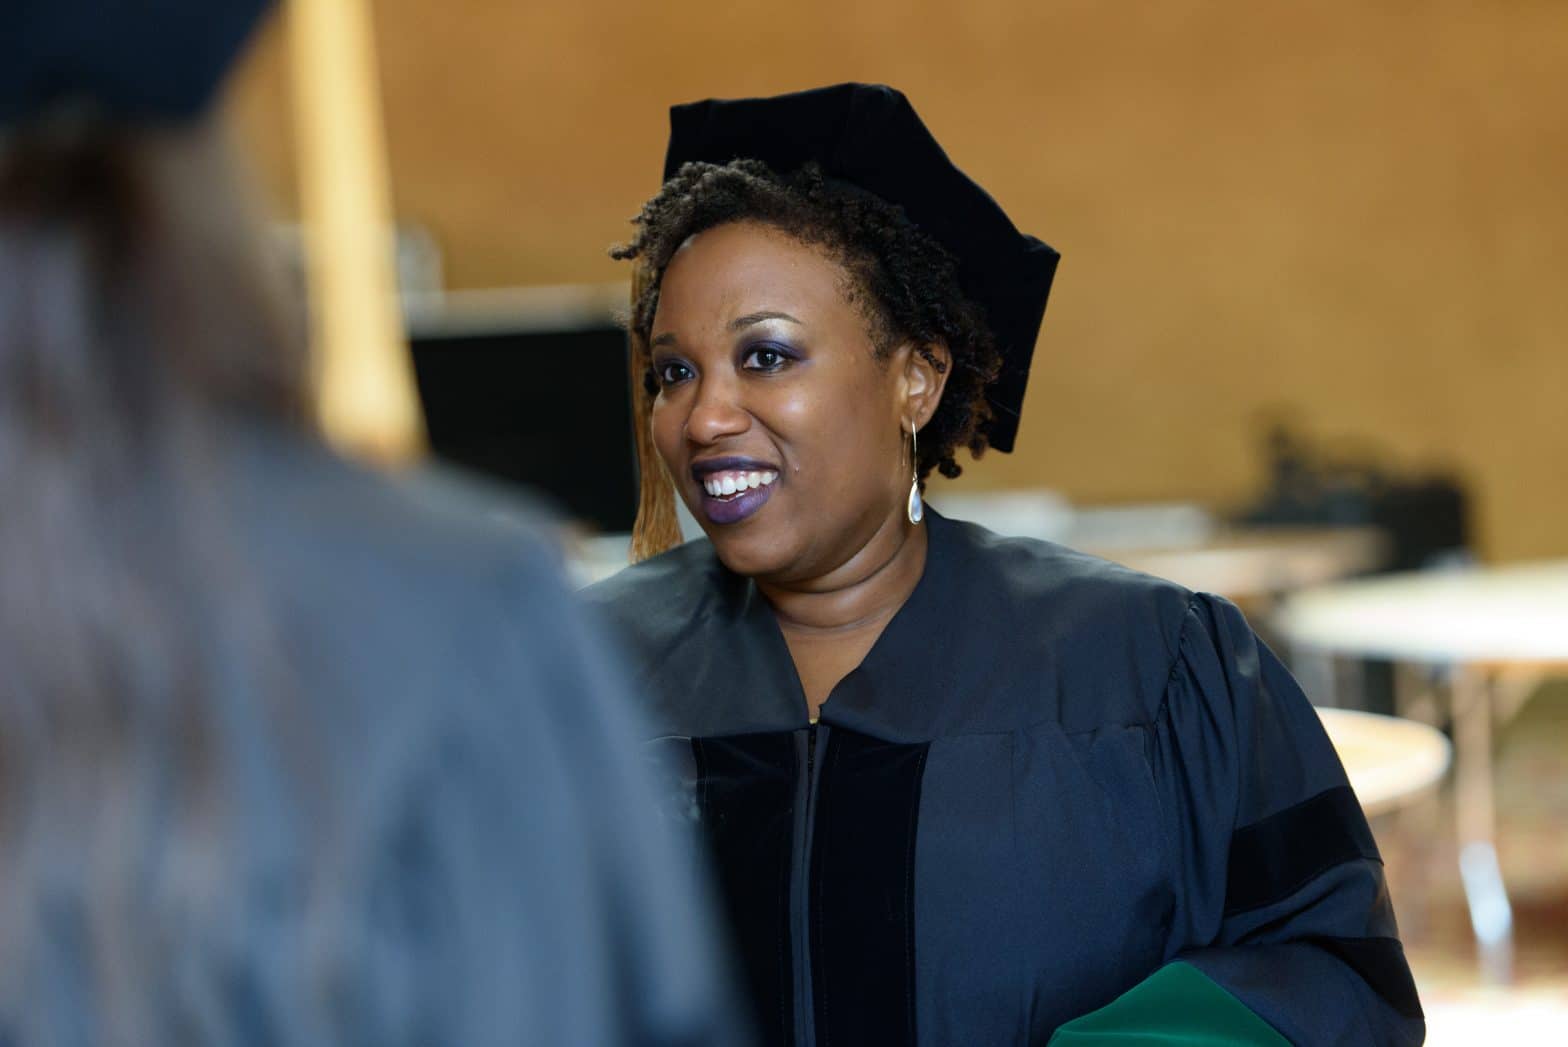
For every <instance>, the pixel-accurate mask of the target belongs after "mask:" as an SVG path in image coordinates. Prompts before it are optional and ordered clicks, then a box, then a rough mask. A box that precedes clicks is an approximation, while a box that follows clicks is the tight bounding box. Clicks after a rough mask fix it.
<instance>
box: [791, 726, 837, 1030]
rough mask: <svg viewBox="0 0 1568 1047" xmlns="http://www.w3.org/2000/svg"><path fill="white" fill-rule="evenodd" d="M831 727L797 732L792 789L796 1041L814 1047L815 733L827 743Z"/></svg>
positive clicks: (792, 952)
mask: <svg viewBox="0 0 1568 1047" xmlns="http://www.w3.org/2000/svg"><path fill="white" fill-rule="evenodd" d="M829 730H830V728H828V727H827V726H825V725H821V724H811V725H810V726H808V727H807V728H806V729H805V731H803V732H798V733H797V735H796V756H797V760H798V762H799V766H800V768H801V772H802V773H801V775H800V780H799V781H798V782H797V784H796V789H795V798H796V803H795V819H794V821H795V826H794V834H793V840H792V843H791V850H792V854H791V857H792V866H791V878H790V920H789V925H790V946H791V948H790V952H791V955H792V956H793V957H794V965H795V1023H794V1024H795V1044H796V1047H816V1042H817V1030H816V995H815V989H814V987H813V985H812V970H811V883H810V880H811V843H812V831H813V829H814V828H815V826H816V813H817V812H816V800H817V784H818V775H819V767H818V764H817V746H818V744H819V742H818V736H819V735H821V736H822V739H821V743H820V744H824V745H825V744H827V734H828V731H829Z"/></svg>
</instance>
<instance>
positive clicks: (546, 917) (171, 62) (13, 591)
mask: <svg viewBox="0 0 1568 1047" xmlns="http://www.w3.org/2000/svg"><path fill="white" fill-rule="evenodd" d="M264 6H265V4H264V3H262V2H261V0H164V2H160V3H148V4H118V3H109V2H98V0H23V2H20V3H18V2H16V0H10V2H8V3H7V5H6V7H5V10H4V12H3V13H0V1043H3V1044H6V1045H26V1044H45V1043H47V1044H66V1045H73V1044H126V1045H139V1047H145V1045H150V1044H159V1045H165V1044H241V1043H244V1044H298V1045H331V1044H378V1045H395V1044H463V1045H467V1047H484V1045H497V1047H499V1045H502V1044H506V1045H516V1044H523V1043H532V1044H568V1043H570V1044H681V1045H694V1044H710V1043H711V1044H720V1043H723V1044H729V1043H734V1042H736V1037H735V1036H734V1035H733V1034H732V1033H731V1032H730V1027H729V1025H728V1020H729V1019H728V1011H727V1008H726V1005H725V1003H724V1000H725V996H724V994H723V992H722V990H721V987H720V986H721V980H722V971H721V970H720V968H719V964H718V963H717V960H716V957H715V955H714V953H713V952H712V950H711V949H710V947H709V944H708V938H707V935H706V930H707V927H708V921H707V920H706V913H705V911H704V910H703V907H702V905H701V904H700V898H699V894H698V887H699V879H698V877H696V876H695V874H694V872H693V870H692V868H691V866H690V864H689V863H688V862H687V861H686V859H685V858H684V856H683V855H681V854H679V853H678V851H677V849H676V848H673V847H671V846H670V845H669V843H668V841H667V840H666V839H665V838H664V836H663V835H662V834H661V833H660V832H658V831H657V830H656V829H655V827H654V826H653V825H652V824H651V823H650V821H649V820H648V818H647V817H645V816H644V813H643V810H644V808H643V806H642V805H643V804H645V803H647V802H648V798H647V791H648V790H647V787H646V782H645V780H644V778H643V777H642V774H641V768H640V764H639V761H638V760H637V758H636V755H635V753H636V748H635V746H636V743H635V741H634V739H635V737H636V735H637V733H638V732H637V731H636V729H635V727H633V726H630V725H628V723H627V722H626V720H625V717H626V715H627V713H626V711H625V709H624V707H623V705H622V704H621V702H620V697H621V696H620V695H619V694H618V693H616V692H617V688H616V687H615V686H614V685H613V683H612V681H611V680H610V679H609V678H607V676H606V674H605V672H604V671H603V670H602V669H601V668H600V666H601V665H602V663H603V661H604V657H603V653H602V651H601V649H600V647H599V645H598V643H597V640H596V638H595V637H594V636H592V635H589V634H588V633H587V632H585V631H584V629H583V627H582V625H581V624H580V623H579V621H578V619H577V616H576V615H575V614H573V613H571V611H570V609H569V608H568V607H567V606H566V600H567V598H566V595H565V593H564V592H563V589H562V584H561V582H560V581H559V580H558V578H557V576H556V569H555V565H554V563H553V557H552V555H551V554H550V553H549V552H547V551H546V547H545V544H544V542H543V541H542V540H541V539H540V538H538V537H536V536H535V535H534V534H533V533H532V531H531V528H529V527H528V526H522V527H521V529H520V528H519V526H515V525H512V524H507V523H502V522H499V520H498V518H497V517H496V516H495V515H494V514H493V513H491V512H490V511H489V509H490V506H491V503H490V502H489V501H488V500H487V498H486V496H483V495H482V494H480V493H479V492H477V491H475V490H469V489H467V488H466V487H464V486H463V484H462V483H460V482H458V481H455V480H452V479H440V478H438V477H436V476H434V475H430V474H427V475H423V476H410V477H405V478H403V479H401V480H392V479H389V478H383V477H381V476H378V475H375V474H372V473H369V472H366V471H364V470H361V469H358V468H355V467H353V466H350V465H348V464H346V463H344V462H341V461H339V460H337V459H336V458H334V457H333V456H332V455H330V454H329V453H328V452H327V451H326V450H324V449H323V448H322V447H321V446H320V445H319V444H318V443H317V441H316V440H315V439H314V438H313V437H312V436H311V435H310V433H309V432H308V427H307V425H306V422H305V419H306V416H307V414H308V411H307V403H306V396H307V394H306V357H305V354H304V353H303V352H302V349H301V340H300V338H299V331H298V327H297V325H296V324H295V323H293V322H292V321H291V316H290V309H289V308H288V307H287V306H286V305H285V297H286V296H285V295H284V294H282V293H281V292H280V287H279V283H278V281H277V279H276V278H275V272H274V269H273V267H272V266H271V265H270V264H269V263H268V261H267V260H266V259H265V258H264V255H265V251H264V250H263V248H262V244H261V241H260V238H259V233H258V232H257V231H256V229H255V228H254V227H253V225H252V223H251V220H250V217H249V215H248V214H247V211H246V206H245V202H244V199H243V194H242V193H241V192H239V190H238V182H239V179H238V177H237V172H236V171H235V170H233V169H232V168H231V161H230V157H229V151H228V149H227V147H226V146H225V144H224V141H223V137H222V134H221V130H220V128H219V127H218V126H217V125H216V121H215V119H214V118H213V117H211V116H208V115H205V114H206V111H207V109H208V107H209V102H210V97H211V94H212V92H213V90H214V87H215V85H216V83H217V82H218V81H219V80H220V79H221V75H222V72H223V70H224V69H225V68H226V67H227V65H228V64H229V62H230V61H231V60H232V58H233V56H234V54H235V53H236V52H237V51H238V50H239V48H240V46H241V44H242V42H243V41H244V39H245V38H246V37H247V36H248V35H249V30H250V29H251V27H252V25H253V24H254V23H255V22H256V21H257V19H258V18H259V16H260V14H261V9H262V8H263V7H264Z"/></svg>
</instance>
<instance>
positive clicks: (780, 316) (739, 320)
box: [730, 309, 805, 331]
mask: <svg viewBox="0 0 1568 1047" xmlns="http://www.w3.org/2000/svg"><path fill="white" fill-rule="evenodd" d="M764 320H788V321H789V322H790V323H792V324H796V325H798V326H802V327H804V326H805V325H804V324H801V322H800V321H799V320H797V319H795V318H794V317H793V316H791V315H789V314H788V313H780V312H777V311H775V310H772V309H765V310H763V311H762V312H759V313H747V314H746V315H745V316H737V317H736V318H735V319H733V320H731V321H730V330H731V331H739V330H740V329H741V328H743V327H750V326H752V325H753V324H760V323H762V322H763V321H764Z"/></svg>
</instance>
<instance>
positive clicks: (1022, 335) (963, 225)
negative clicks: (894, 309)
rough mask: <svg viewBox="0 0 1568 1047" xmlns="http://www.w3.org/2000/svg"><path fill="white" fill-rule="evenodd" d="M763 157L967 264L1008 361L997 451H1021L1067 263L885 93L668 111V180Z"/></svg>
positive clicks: (820, 91)
mask: <svg viewBox="0 0 1568 1047" xmlns="http://www.w3.org/2000/svg"><path fill="white" fill-rule="evenodd" d="M737 159H750V160H760V161H762V162H763V163H765V164H767V165H768V166H769V167H770V168H772V169H773V170H774V171H776V172H778V173H780V174H789V173H791V172H793V171H795V170H798V169H799V168H800V167H802V166H804V165H805V164H807V163H811V162H815V163H816V164H818V165H819V166H820V167H821V168H822V171H823V173H824V174H825V175H827V176H828V177H829V178H834V179H838V180H840V181H844V182H849V183H851V184H852V185H855V186H857V187H858V188H860V189H862V190H864V191H866V192H869V193H871V194H872V195H874V196H876V197H879V198H880V199H882V200H884V201H886V202H887V203H890V204H895V205H897V206H898V207H901V208H902V209H903V211H904V214H905V215H906V216H907V217H908V218H909V220H910V221H912V222H913V223H914V224H915V225H916V226H918V227H919V228H920V229H921V230H923V231H924V232H925V233H926V234H927V235H928V236H930V237H931V238H932V239H933V240H935V241H937V242H938V243H939V244H941V245H942V246H943V247H945V248H946V249H947V250H948V251H949V252H950V253H951V254H952V255H953V257H954V258H955V259H956V260H957V263H958V279H959V284H960V286H961V287H962V288H963V291H964V293H965V294H966V295H968V296H969V298H970V299H972V300H973V301H974V302H976V303H977V304H979V305H980V306H981V307H982V308H983V309H984V310H985V314H986V317H987V320H988V321H989V324H990V327H991V330H992V333H993V334H994V335H995V337H996V342H997V348H998V349H999V350H1000V351H1001V354H1002V372H1001V374H1000V376H998V378H997V380H996V381H995V383H993V384H992V386H991V388H990V389H988V390H987V393H986V396H987V399H988V400H989V402H990V404H991V408H992V413H993V418H992V421H991V423H990V425H989V426H987V428H986V437H987V440H988V441H989V443H990V445H991V446H992V447H994V448H996V449H997V450H998V451H1011V450H1012V449H1013V439H1014V436H1015V435H1016V434H1017V432H1018V415H1019V411H1020V410H1021V409H1022V407H1023V401H1024V387H1025V385H1026V384H1027V383H1028V380H1029V362H1030V360H1031V358H1032V357H1033V356H1034V345H1035V340H1036V339H1037V338H1038V337H1039V333H1040V321H1041V320H1042V319H1043V318H1044V316H1045V302H1046V298H1047V297H1048V296H1049V294H1050V291H1051V279H1052V277H1053V276H1055V274H1056V263H1057V260H1058V259H1059V258H1060V257H1061V256H1060V255H1059V254H1058V253H1057V252H1056V251H1055V250H1054V249H1052V248H1051V247H1050V246H1049V245H1047V244H1045V243H1042V242H1041V241H1039V240H1037V239H1035V238H1034V237H1032V236H1027V235H1025V234H1023V233H1020V232H1019V231H1018V229H1017V227H1016V226H1014V225H1013V223H1012V220H1011V219H1009V218H1008V217H1007V215H1006V213H1005V212H1003V210H1002V208H1001V207H1000V206H999V205H998V204H997V202H996V201H995V200H993V199H992V198H991V196H990V194H989V193H987V192H986V191H985V190H984V189H982V188H980V186H979V185H977V184H976V183H975V182H974V181H973V180H972V179H970V178H969V177H968V176H967V175H965V174H964V173H963V172H962V171H960V170H959V169H958V168H957V167H955V166H954V165H953V162H952V161H951V160H949V159H948V158H947V154H946V153H945V152H943V150H942V147H941V146H940V145H939V144H937V141H936V139H935V138H933V137H932V136H931V132H930V131H928V130H927V129H926V125H925V124H924V123H922V122H921V120H920V117H919V116H918V115H916V113H915V110H914V107H913V106H911V105H910V104H909V100H908V99H907V98H905V97H904V96H903V94H901V93H900V92H898V91H895V90H893V89H892V88H891V87H885V86H882V85H880V84H838V85H836V86H833V87H822V88H817V89H815V90H811V91H800V92H797V93H795V94H786V95H777V96H775V97H772V98H743V99H734V100H724V99H709V100H707V101H704V102H692V103H690V104H687V105H677V106H674V107H673V108H671V109H670V146H669V151H668V153H667V154H666V155H665V160H664V177H665V179H666V180H668V179H669V178H670V177H671V176H672V175H674V174H675V172H676V171H677V170H679V169H680V167H681V165H682V164H685V163H688V162H690V161H704V162H707V163H714V164H723V163H728V162H729V161H731V160H737Z"/></svg>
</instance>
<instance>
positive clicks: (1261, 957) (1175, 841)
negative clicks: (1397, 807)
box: [1059, 595, 1425, 1045]
mask: <svg viewBox="0 0 1568 1047" xmlns="http://www.w3.org/2000/svg"><path fill="white" fill-rule="evenodd" d="M1149 757H1150V760H1151V763H1152V765H1153V774H1154V779H1155V782H1156V785H1157V789H1158V792H1159V796H1160V802H1161V804H1162V805H1163V808H1164V810H1163V821H1164V824H1165V825H1166V826H1167V834H1168V837H1167V841H1166V844H1167V848H1168V853H1169V855H1170V860H1171V861H1172V862H1173V863H1174V866H1175V877H1174V881H1175V895H1176V896H1175V904H1174V910H1173V914H1172V925H1171V932H1170V939H1169V941H1170V944H1169V947H1168V950H1167V957H1166V959H1167V966H1166V967H1165V968H1162V969H1161V970H1160V971H1157V972H1156V973H1155V974H1154V975H1153V976H1151V978H1150V979H1149V982H1146V983H1145V984H1144V985H1142V986H1139V987H1137V988H1135V989H1134V990H1133V991H1132V992H1129V993H1128V994H1127V995H1126V996H1124V997H1122V998H1121V999H1119V1000H1117V1001H1115V1002H1113V1003H1112V1004H1110V1005H1109V1006H1108V1007H1107V1008H1105V1009H1103V1010H1102V1011H1101V1012H1096V1015H1092V1016H1089V1017H1090V1018H1096V1017H1097V1019H1098V1020H1099V1021H1100V1022H1101V1023H1102V1027H1103V1024H1104V1023H1105V1022H1106V1020H1107V1018H1108V1017H1109V1020H1110V1024H1111V1025H1112V1026H1114V1025H1115V1024H1116V1023H1117V1021H1118V1020H1119V1019H1118V1015H1123V1016H1135V1014H1136V1013H1137V1012H1136V1011H1134V1010H1132V1009H1130V1005H1132V1004H1135V1003H1139V1002H1140V1001H1141V1000H1143V999H1144V997H1147V996H1148V995H1149V994H1150V993H1151V992H1157V991H1158V990H1159V989H1160V987H1161V986H1162V985H1166V984H1168V983H1170V982H1172V980H1173V975H1174V974H1175V973H1176V972H1175V971H1173V968H1181V967H1183V966H1185V967H1187V968H1191V969H1192V970H1194V971H1196V972H1198V973H1200V974H1201V975H1203V976H1205V977H1206V978H1207V979H1208V980H1209V981H1211V982H1212V983H1213V984H1214V986H1216V987H1218V989H1220V990H1223V992H1222V993H1221V994H1219V995H1214V994H1212V993H1211V994H1204V993H1188V994H1186V995H1185V997H1184V998H1187V999H1191V1000H1193V1001H1195V1008H1198V1007H1200V1006H1201V1007H1202V1008H1207V1010H1206V1011H1205V1014H1206V1015H1207V1017H1205V1014H1197V1015H1189V1016H1188V1020H1189V1021H1190V1022H1196V1023H1197V1024H1198V1026H1201V1025H1202V1024H1203V1023H1204V1022H1205V1021H1208V1022H1211V1023H1216V1024H1215V1031H1218V1030H1219V1027H1220V1026H1222V1025H1223V1026H1225V1027H1227V1028H1229V1027H1231V1026H1230V1024H1229V1023H1230V1022H1231V1020H1232V1019H1233V1018H1234V1017H1235V1016H1234V1015H1233V1016H1231V1017H1229V1018H1228V1017H1226V1016H1225V1015H1224V1011H1225V1010H1226V1006H1225V1002H1226V1001H1227V1000H1229V1001H1233V1002H1235V1003H1237V1004H1239V1005H1244V1006H1245V1008H1246V1009H1247V1010H1250V1011H1251V1012H1252V1014H1254V1015H1256V1016H1257V1017H1259V1018H1261V1019H1263V1021H1264V1022H1266V1023H1267V1025H1268V1026H1269V1027H1270V1028H1272V1029H1273V1030H1276V1031H1277V1032H1278V1033H1280V1034H1281V1035H1283V1036H1284V1037H1285V1038H1286V1039H1288V1040H1289V1041H1290V1042H1291V1043H1295V1044H1303V1045H1314V1044H1352V1043H1354V1044H1419V1043H1421V1042H1422V1040H1423V1039H1424V1038H1425V1021H1424V1019H1423V1016H1422V1011H1421V1005H1420V1002H1419V1000H1418V999H1417V996H1416V990H1415V983H1414V981H1413V980H1412V978H1411V975H1410V969H1409V966H1408V965H1407V963H1406V962H1405V956H1404V949H1403V947H1402V946H1401V945H1400V942H1399V938H1398V931H1397V929H1396V927H1395V923H1394V913H1393V908H1392V905H1391V904H1390V901H1389V896H1388V889H1387V885H1386V883H1385V881H1384V877H1383V865H1382V860H1381V858H1380V857H1379V855H1378V851H1377V847H1376V845H1375V844H1374V842H1373V840H1372V834H1371V831H1370V829H1368V827H1367V822H1366V818H1365V816H1364V815H1363V814H1362V811H1361V807H1360V804H1359V803H1358V802H1357V800H1356V797H1355V794H1354V793H1353V792H1352V791H1351V789H1350V784H1349V782H1348V780H1347V779H1346V777H1345V772H1344V769H1343V767H1342V766H1341V765H1340V762H1339V758H1338V756H1337V755H1336V754H1335V752H1334V750H1333V747H1332V745H1331V744H1330V743H1329V740H1328V736H1327V734H1326V733H1325V732H1324V730H1323V726H1322V723H1321V721H1320V720H1319V719H1318V716H1317V713H1316V712H1315V711H1314V710H1313V709H1312V707H1311V705H1309V704H1308V702H1307V700H1306V697H1305V696H1304V695H1303V694H1302V692H1301V689H1300V687H1298V686H1297V684H1296V682H1295V681H1294V680H1293V679H1292V678H1291V677H1290V674H1289V673H1288V672H1287V671H1286V670H1285V668H1284V666H1282V665H1281V664H1280V662H1279V660H1278V659H1277V658H1276V657H1275V656H1274V654H1273V652H1271V651H1270V650H1269V649H1268V648H1267V647H1266V646H1265V645H1264V644H1262V643H1261V642H1260V641H1259V640H1258V639H1257V637H1256V636H1255V635H1254V634H1253V632H1252V630H1251V629H1250V628H1249V627H1248V625H1247V623H1246V621H1245V619H1244V618H1243V617H1242V615H1241V612H1240V611H1238V610H1237V609H1236V608H1235V607H1234V606H1233V605H1232V604H1230V603H1228V602H1227V601H1225V600H1222V599H1220V598H1218V597H1214V596H1204V595H1200V596H1195V597H1194V598H1193V599H1192V601H1191V602H1190V603H1189V605H1188V607H1187V611H1186V616H1185V620H1184V622H1183V625H1182V630H1181V639H1180V649H1179V652H1178V654H1177V657H1176V659H1175V662H1174V664H1173V666H1172V669H1171V675H1170V678H1169V680H1168V682H1167V685H1166V693H1165V696H1164V701H1163V707H1162V708H1161V710H1160V713H1159V716H1158V717H1157V719H1156V722H1155V726H1154V731H1153V733H1152V736H1151V739H1150V750H1149ZM1182 977H1184V978H1185V977H1187V972H1182ZM1150 983H1154V984H1152V985H1151V984H1150ZM1118 1008H1119V1009H1118ZM1165 1013H1166V1014H1170V1013H1171V1012H1170V1011H1168V1010H1167V1011H1166V1012H1165ZM1082 1021H1083V1020H1080V1022H1082ZM1088 1024H1089V1025H1090V1026H1093V1022H1092V1021H1091V1022H1088ZM1074 1027H1076V1028H1077V1030H1078V1031H1079V1033H1080V1034H1081V1033H1083V1032H1085V1031H1092V1030H1084V1029H1083V1026H1082V1025H1081V1024H1080V1023H1072V1026H1071V1027H1069V1026H1064V1027H1063V1029H1062V1033H1063V1034H1069V1033H1072V1032H1073V1031H1074ZM1059 1039H1062V1040H1063V1042H1067V1037H1066V1036H1065V1035H1064V1036H1063V1037H1059ZM1198 1039H1199V1040H1201V1039H1202V1037H1201V1035H1200V1036H1199V1037H1198ZM1071 1042H1075V1043H1087V1042H1090V1039H1085V1038H1079V1039H1075V1040H1072V1041H1071ZM1117 1042H1118V1043H1122V1042H1127V1041H1126V1040H1121V1039H1119V1040H1117ZM1161 1042H1164V1041H1161ZM1195 1042H1196V1041H1195ZM1223 1042H1232V1043H1239V1042H1255V1043H1263V1042H1268V1038H1267V1036H1266V1035H1263V1036H1260V1037H1257V1038H1252V1039H1248V1038H1245V1037H1241V1038H1236V1037H1231V1038H1227V1039H1224V1040H1223ZM1276 1042H1277V1041H1276Z"/></svg>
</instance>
